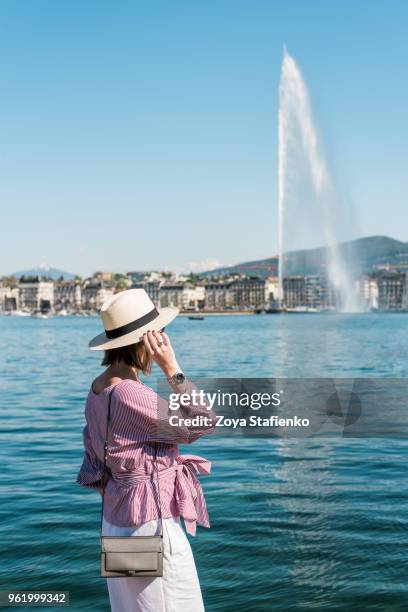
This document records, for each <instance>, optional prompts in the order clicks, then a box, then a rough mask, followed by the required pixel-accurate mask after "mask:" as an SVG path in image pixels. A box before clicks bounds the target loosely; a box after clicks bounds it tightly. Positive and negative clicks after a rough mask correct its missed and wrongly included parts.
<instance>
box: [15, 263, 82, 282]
mask: <svg viewBox="0 0 408 612" xmlns="http://www.w3.org/2000/svg"><path fill="white" fill-rule="evenodd" d="M10 276H15V277H16V278H20V277H21V276H47V277H48V278H52V279H53V280H57V279H58V278H61V276H62V277H63V278H64V279H65V280H72V279H73V278H75V274H71V273H70V272H64V270H59V269H58V268H50V267H49V266H47V265H46V264H41V265H40V266H37V267H36V268H31V270H18V271H17V272H13V273H12V274H11V275H10Z"/></svg>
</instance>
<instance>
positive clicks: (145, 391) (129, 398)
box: [112, 378, 157, 404]
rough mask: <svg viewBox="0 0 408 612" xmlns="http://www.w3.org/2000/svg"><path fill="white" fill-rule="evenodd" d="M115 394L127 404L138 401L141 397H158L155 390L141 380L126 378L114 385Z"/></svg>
mask: <svg viewBox="0 0 408 612" xmlns="http://www.w3.org/2000/svg"><path fill="white" fill-rule="evenodd" d="M112 388H113V395H114V396H115V397H116V399H117V400H119V401H120V402H123V403H125V404H132V403H133V402H136V403H137V402H138V400H140V399H141V398H145V399H155V398H156V397H157V395H156V393H155V391H154V390H153V389H152V388H151V387H149V386H147V385H145V384H144V383H142V381H140V380H132V379H131V378H125V379H124V380H122V381H120V382H119V383H117V384H115V385H112Z"/></svg>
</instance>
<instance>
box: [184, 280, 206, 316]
mask: <svg viewBox="0 0 408 612" xmlns="http://www.w3.org/2000/svg"><path fill="white" fill-rule="evenodd" d="M204 304H205V288H204V287H203V286H202V285H195V286H193V285H184V289H183V293H182V296H181V308H182V310H202V309H203V308H204Z"/></svg>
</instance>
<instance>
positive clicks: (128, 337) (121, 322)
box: [88, 289, 179, 351]
mask: <svg viewBox="0 0 408 612" xmlns="http://www.w3.org/2000/svg"><path fill="white" fill-rule="evenodd" d="M178 313H179V309H178V308H173V307H169V308H156V307H155V305H154V304H153V302H152V300H151V299H150V298H149V296H148V294H147V293H146V291H145V290H144V289H127V290H126V291H121V292H120V293H116V294H115V295H114V296H112V297H111V298H109V299H108V300H107V301H106V302H104V303H103V305H102V308H101V311H100V315H101V317H102V323H103V327H104V329H105V331H104V332H103V333H102V334H98V335H97V336H95V338H92V340H91V341H90V342H89V344H88V347H89V348H90V349H91V351H103V350H107V349H112V348H118V347H120V346H127V345H128V344H134V343H135V342H139V341H140V340H142V339H143V334H144V333H145V332H147V331H149V330H151V331H160V330H161V329H163V327H165V326H166V325H168V324H169V323H170V322H171V321H172V320H173V319H175V318H176V316H177V315H178Z"/></svg>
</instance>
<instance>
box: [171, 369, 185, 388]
mask: <svg viewBox="0 0 408 612" xmlns="http://www.w3.org/2000/svg"><path fill="white" fill-rule="evenodd" d="M185 381H186V377H185V375H184V374H183V372H176V373H175V374H173V376H170V378H168V379H167V382H169V383H170V384H171V385H182V384H183V383H184V382H185Z"/></svg>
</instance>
